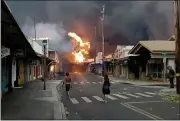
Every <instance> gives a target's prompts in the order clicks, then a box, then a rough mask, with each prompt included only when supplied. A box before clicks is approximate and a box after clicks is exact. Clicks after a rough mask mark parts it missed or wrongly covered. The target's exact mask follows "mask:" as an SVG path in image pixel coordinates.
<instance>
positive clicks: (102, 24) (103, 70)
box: [101, 5, 105, 76]
mask: <svg viewBox="0 0 180 121" xmlns="http://www.w3.org/2000/svg"><path fill="white" fill-rule="evenodd" d="M104 10H105V5H103V10H102V11H101V13H102V19H101V27H102V76H104V73H105V69H104V65H103V64H104Z"/></svg>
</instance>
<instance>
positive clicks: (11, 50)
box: [1, 0, 37, 94]
mask: <svg viewBox="0 0 180 121" xmlns="http://www.w3.org/2000/svg"><path fill="white" fill-rule="evenodd" d="M1 16H2V18H1V25H2V29H1V30H2V38H1V44H2V47H1V69H2V70H3V71H1V84H2V85H1V92H2V94H5V93H6V92H11V91H12V89H13V88H14V87H18V86H21V85H23V84H24V83H26V81H27V80H26V79H25V78H26V76H27V69H26V66H27V65H29V64H30V62H29V60H33V58H37V55H36V53H35V51H34V50H33V48H32V47H31V45H30V43H29V42H28V41H27V38H26V37H25V35H24V34H23V32H22V31H21V29H20V27H19V25H18V24H17V22H16V20H15V19H14V17H13V15H12V13H11V11H10V9H9V8H8V6H7V4H6V2H5V1H4V0H2V1H1Z"/></svg>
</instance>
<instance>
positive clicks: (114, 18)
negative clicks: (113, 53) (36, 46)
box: [8, 1, 173, 51]
mask: <svg viewBox="0 0 180 121" xmlns="http://www.w3.org/2000/svg"><path fill="white" fill-rule="evenodd" d="M104 3H105V4H106V9H105V21H104V23H105V39H106V40H107V41H109V42H111V43H117V44H135V43H136V42H137V41H139V40H148V39H150V40H152V39H153V40H166V39H168V38H169V37H170V36H171V35H172V33H173V3H172V1H111V2H107V1H106V2H104ZM8 5H9V7H10V8H11V10H12V13H13V15H14V17H15V18H16V20H17V22H18V23H19V25H20V27H21V29H22V30H23V32H24V33H25V35H27V36H28V37H34V18H35V23H36V29H37V37H42V36H47V37H50V38H52V40H53V42H52V44H53V46H54V47H56V48H59V49H63V50H65V51H67V50H68V48H70V47H71V44H70V43H68V42H67V41H66V40H67V38H66V35H67V32H69V31H75V32H77V33H78V34H80V35H81V36H83V37H85V38H86V39H89V40H91V38H92V33H93V26H96V27H97V36H98V38H97V40H100V39H101V38H100V37H101V36H100V35H101V34H100V32H101V29H100V25H101V24H100V15H101V14H100V10H101V6H102V2H95V1H8ZM62 45H63V46H62Z"/></svg>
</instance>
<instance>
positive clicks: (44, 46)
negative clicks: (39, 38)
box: [42, 40, 47, 90]
mask: <svg viewBox="0 0 180 121" xmlns="http://www.w3.org/2000/svg"><path fill="white" fill-rule="evenodd" d="M42 43H43V50H44V61H43V64H44V78H43V82H44V90H46V82H45V81H46V71H47V70H46V51H47V50H46V46H47V40H43V42H42Z"/></svg>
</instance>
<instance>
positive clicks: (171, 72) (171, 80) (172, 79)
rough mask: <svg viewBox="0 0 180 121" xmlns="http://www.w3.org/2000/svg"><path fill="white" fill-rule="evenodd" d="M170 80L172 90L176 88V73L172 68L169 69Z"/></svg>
mask: <svg viewBox="0 0 180 121" xmlns="http://www.w3.org/2000/svg"><path fill="white" fill-rule="evenodd" d="M168 71H169V72H168V79H169V82H170V88H174V76H175V71H174V70H173V69H172V67H171V66H169V67H168Z"/></svg>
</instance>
